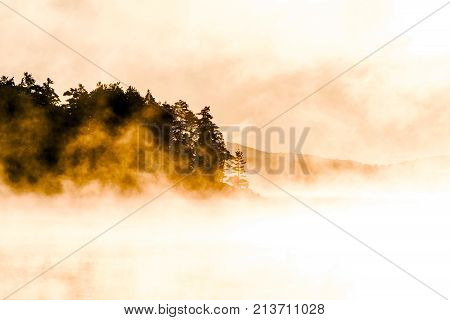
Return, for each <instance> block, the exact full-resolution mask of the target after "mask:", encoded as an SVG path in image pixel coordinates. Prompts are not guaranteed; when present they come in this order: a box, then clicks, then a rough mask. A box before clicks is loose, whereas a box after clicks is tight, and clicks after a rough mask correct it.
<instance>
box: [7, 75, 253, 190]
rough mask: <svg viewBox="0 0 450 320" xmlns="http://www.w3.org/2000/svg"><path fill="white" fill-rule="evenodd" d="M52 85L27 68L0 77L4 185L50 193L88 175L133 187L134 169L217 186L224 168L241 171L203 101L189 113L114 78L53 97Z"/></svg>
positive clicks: (136, 182)
mask: <svg viewBox="0 0 450 320" xmlns="http://www.w3.org/2000/svg"><path fill="white" fill-rule="evenodd" d="M52 84H53V82H52V80H50V79H47V81H46V82H44V83H43V84H42V85H40V84H38V83H36V80H35V79H34V78H33V76H32V75H31V74H29V73H25V74H24V76H23V78H22V79H21V80H20V82H18V83H16V82H15V80H14V78H9V77H6V76H3V77H1V79H0V144H1V149H0V170H1V173H0V177H1V179H2V182H3V184H6V185H7V186H9V187H10V188H11V189H12V190H15V191H23V192H25V191H32V192H39V193H45V194H54V193H59V192H62V191H63V190H64V188H65V184H67V183H70V184H72V185H75V186H85V185H87V184H89V183H93V182H96V183H99V184H101V185H103V186H106V185H113V186H117V187H119V188H120V189H121V190H128V189H136V190H139V189H140V188H141V181H140V180H141V178H142V176H145V175H143V174H142V173H148V174H151V175H152V176H158V177H162V176H164V178H166V179H169V180H170V181H177V180H178V179H183V183H182V184H183V186H185V187H186V188H190V189H195V190H210V189H222V188H227V187H229V185H227V184H225V183H224V180H225V177H226V170H227V169H231V171H237V172H238V176H240V174H241V171H242V170H243V169H242V163H244V162H245V161H244V160H243V159H242V153H241V154H238V158H236V156H232V155H231V154H230V152H229V151H228V150H227V148H226V145H225V142H224V138H223V135H222V133H221V132H220V130H219V127H218V126H217V125H216V124H215V123H214V122H213V117H212V115H211V110H210V107H208V106H206V107H204V108H203V109H201V111H200V112H199V113H197V114H196V113H194V112H193V111H191V110H190V108H189V105H188V104H187V103H186V102H184V101H181V100H180V101H178V102H176V103H174V104H168V103H161V102H157V101H156V100H155V98H154V97H153V96H152V94H151V93H150V91H147V93H146V94H145V96H142V95H141V94H140V93H139V92H138V91H137V90H136V89H135V88H133V87H131V86H129V87H127V88H126V89H123V88H122V87H121V85H120V83H112V84H102V83H97V85H96V87H95V88H94V89H93V90H92V91H88V90H86V88H85V87H84V86H83V85H81V84H80V85H78V87H75V88H71V89H69V90H67V91H66V92H65V93H64V96H63V97H62V98H60V97H59V96H58V94H57V93H56V92H55V90H54V88H53V87H52ZM238 180H239V178H238ZM238 184H239V182H238Z"/></svg>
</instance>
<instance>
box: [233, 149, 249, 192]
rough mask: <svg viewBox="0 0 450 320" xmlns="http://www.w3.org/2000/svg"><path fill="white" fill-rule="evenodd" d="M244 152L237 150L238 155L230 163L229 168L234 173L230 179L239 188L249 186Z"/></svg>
mask: <svg viewBox="0 0 450 320" xmlns="http://www.w3.org/2000/svg"><path fill="white" fill-rule="evenodd" d="M246 163H247V162H246V161H245V159H244V153H243V152H242V151H239V150H238V151H236V155H235V156H234V157H233V158H232V159H231V161H230V162H229V163H228V168H229V170H230V171H231V172H232V173H233V174H234V175H233V176H231V177H230V178H229V179H228V181H229V182H230V183H231V184H232V185H233V186H234V187H235V188H238V189H246V188H248V181H247V179H245V164H246Z"/></svg>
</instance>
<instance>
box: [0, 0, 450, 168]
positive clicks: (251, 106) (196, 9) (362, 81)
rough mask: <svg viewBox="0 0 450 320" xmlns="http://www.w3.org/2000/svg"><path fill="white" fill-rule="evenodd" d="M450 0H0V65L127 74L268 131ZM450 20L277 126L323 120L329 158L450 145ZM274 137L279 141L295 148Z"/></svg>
mask: <svg viewBox="0 0 450 320" xmlns="http://www.w3.org/2000/svg"><path fill="white" fill-rule="evenodd" d="M2 3H4V4H7V5H9V6H10V7H11V8H13V9H14V10H16V11H17V12H19V13H20V14H21V15H23V16H24V17H26V18H27V19H29V20H31V21H33V22H34V23H35V24H36V25H38V26H40V27H41V28H43V29H45V30H47V31H48V32H49V33H50V34H51V35H53V36H54V37H56V38H58V39H59V40H60V41H61V42H63V43H64V44H66V45H67V46H70V47H71V48H73V49H75V50H76V51H77V52H79V53H80V54H81V55H83V56H84V57H86V58H88V59H89V60H90V61H92V62H94V63H95V64H96V65H97V66H95V65H93V64H92V63H90V62H88V61H87V60H86V59H85V58H82V57H80V55H78V54H76V53H74V52H73V51H71V50H69V49H68V48H67V47H65V46H64V45H62V44H61V43H60V42H58V41H56V40H55V39H54V38H52V37H50V36H49V35H48V34H46V33H44V32H42V31H41V30H39V29H38V28H36V27H35V26H34V25H32V24H31V23H30V22H28V21H26V20H25V19H24V18H23V17H20V16H19V15H17V14H16V13H14V12H12V11H11V10H10V9H8V8H7V7H5V6H4V5H2ZM443 4H445V2H444V1H434V0H432V1H426V2H425V1H384V0H382V1H373V0H371V1H364V2H362V1H356V0H340V1H327V0H307V1H294V0H292V1H290V0H275V1H257V0H248V1H234V0H232V1H220V2H219V1H194V0H190V1H187V0H186V1H185V0H183V1H178V0H169V1H138V0H131V1H119V0H116V1H95V2H93V1H86V0H82V1H81V0H78V1H71V0H43V1H33V2H31V1H22V0H19V1H10V0H2V1H1V3H0V30H1V32H0V48H1V50H0V73H1V74H2V75H7V76H15V77H16V78H17V79H18V78H20V76H21V74H22V73H23V72H25V71H28V72H30V73H32V74H33V75H34V76H35V78H36V79H37V80H38V81H41V82H42V81H44V80H45V79H46V78H47V77H50V78H51V79H53V81H54V82H55V88H56V89H57V91H58V93H60V94H61V93H63V92H64V91H65V90H66V89H68V88H70V87H74V86H76V85H77V84H78V83H83V84H84V85H85V86H86V87H87V88H93V87H94V86H95V84H96V83H97V82H98V81H102V82H116V81H118V80H120V81H121V82H122V83H124V84H127V85H133V86H135V87H136V88H138V89H139V90H140V91H141V92H142V93H144V92H145V90H146V89H150V90H151V91H152V93H153V95H154V96H155V97H156V99H157V100H159V101H162V102H164V101H167V102H170V103H173V102H175V101H177V100H179V99H182V100H185V101H187V102H188V103H189V104H190V106H191V107H192V108H193V109H194V110H196V111H198V110H200V109H201V108H202V107H203V106H205V105H210V106H211V109H212V114H213V116H214V118H215V120H216V122H217V123H218V124H220V125H224V126H230V125H238V126H240V127H245V126H256V127H260V126H262V125H264V124H265V123H267V122H269V121H270V120H272V119H273V118H274V117H276V116H277V115H279V114H280V113H282V112H283V111H284V110H286V109H288V108H289V107H291V106H292V105H293V104H295V103H296V102H298V101H299V100H301V99H302V98H303V97H305V96H307V95H309V94H310V93H311V92H314V91H315V90H316V89H317V88H319V87H320V86H321V85H322V84H324V83H326V82H327V81H329V80H330V79H332V78H334V77H335V76H336V75H337V74H339V73H340V72H342V71H343V70H345V69H347V68H348V67H349V66H351V65H353V64H354V63H356V62H357V61H359V60H360V59H361V58H363V57H365V56H367V55H368V54H369V53H370V52H372V51H373V50H375V49H377V48H378V47H380V46H381V45H383V44H385V43H386V42H387V41H389V40H390V39H392V38H393V37H395V36H397V35H398V34H400V33H401V32H402V31H404V30H405V29H407V28H408V27H410V26H411V25H413V24H415V23H416V22H418V21H419V20H420V19H422V18H424V17H425V16H427V15H428V14H429V13H431V12H433V11H434V10H436V9H437V8H439V7H440V6H442V5H443ZM449 16H450V6H447V7H445V8H444V9H442V10H440V11H439V12H438V13H436V14H435V15H433V16H432V17H430V18H429V19H427V20H426V21H424V22H423V23H421V24H420V25H418V26H417V27H415V28H414V29H412V30H411V31H409V32H408V33H406V34H405V35H403V36H401V37H399V38H398V39H396V40H395V41H393V42H392V43H390V44H389V45H387V46H386V47H384V48H383V49H382V50H380V51H379V52H377V53H376V54H374V55H373V56H371V57H370V58H369V59H367V60H366V61H364V62H363V63H361V64H360V65H358V66H357V67H355V68H354V69H352V70H351V71H349V72H348V73H346V74H345V75H343V76H342V77H340V78H339V79H337V80H336V81H334V82H333V83H331V84H330V85H329V86H327V87H326V88H324V89H323V90H321V91H320V92H318V93H317V94H315V95H313V96H312V97H311V98H309V99H308V100H306V101H305V102H303V103H302V104H300V105H298V106H297V107H295V108H293V109H292V110H291V111H289V112H287V113H286V114H285V115H283V116H281V117H280V118H278V119H276V120H275V121H274V122H272V123H271V124H270V126H275V127H279V128H281V129H282V130H284V131H285V132H287V131H288V130H289V128H291V127H295V128H296V129H297V131H296V132H297V133H298V135H300V133H301V129H302V128H304V127H309V128H311V129H310V133H309V135H308V137H307V139H306V141H305V145H304V147H303V150H302V151H303V152H305V153H310V154H315V155H320V156H323V157H330V158H340V159H353V160H358V161H363V162H369V163H392V162H398V161H404V160H412V159H416V158H423V157H430V156H438V155H449V154H450V139H448V136H449V133H450V121H449V120H450V108H449V102H450V90H449V89H450V81H449V80H450V72H449V71H450V37H449V36H448V34H449V31H450V19H449ZM98 66H100V67H101V68H99V67H98ZM102 69H103V70H106V71H107V73H106V72H104V71H103V70H102ZM108 73H109V74H108ZM111 75H112V76H111ZM276 140H277V137H274V138H273V139H267V141H270V142H271V144H270V150H271V151H278V152H285V151H288V150H289V149H288V143H277V142H276ZM237 142H239V141H237ZM247 144H249V145H250V146H252V144H253V146H255V144H256V142H255V141H252V139H249V141H247ZM263 149H268V145H266V146H265V147H263Z"/></svg>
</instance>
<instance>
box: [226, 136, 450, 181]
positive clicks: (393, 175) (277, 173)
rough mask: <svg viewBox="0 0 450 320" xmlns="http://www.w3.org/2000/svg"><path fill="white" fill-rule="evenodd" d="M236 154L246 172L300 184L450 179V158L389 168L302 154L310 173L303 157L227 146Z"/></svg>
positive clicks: (428, 159)
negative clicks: (241, 156)
mask: <svg viewBox="0 0 450 320" xmlns="http://www.w3.org/2000/svg"><path fill="white" fill-rule="evenodd" d="M227 148H228V150H230V152H232V153H234V152H235V151H236V150H241V151H242V152H243V153H244V155H245V157H246V160H247V169H248V171H249V173H250V174H251V172H252V170H256V171H257V172H260V173H261V174H264V175H266V176H268V177H271V179H275V180H277V179H282V180H286V179H288V180H290V181H292V182H297V183H301V184H310V183H321V182H327V183H333V182H338V183H342V182H358V181H361V180H364V181H367V180H369V181H370V182H374V183H377V182H385V181H386V180H387V179H388V180H389V182H391V183H394V184H395V183H400V182H402V183H403V182H406V183H408V182H410V183H413V182H414V183H417V182H418V181H420V182H429V183H431V184H433V183H434V182H436V183H437V182H438V181H439V182H446V181H448V179H447V178H448V177H450V157H449V156H440V157H429V158H424V159H418V160H413V161H405V162H400V163H396V164H390V165H373V164H366V163H361V162H357V161H352V160H338V159H327V158H322V157H318V156H312V155H303V159H304V163H305V164H306V167H307V171H308V172H307V174H305V172H304V171H303V170H302V165H301V161H300V158H299V157H297V156H296V155H295V154H289V153H269V152H264V151H261V150H257V149H254V148H250V147H246V146H242V145H239V144H236V143H227Z"/></svg>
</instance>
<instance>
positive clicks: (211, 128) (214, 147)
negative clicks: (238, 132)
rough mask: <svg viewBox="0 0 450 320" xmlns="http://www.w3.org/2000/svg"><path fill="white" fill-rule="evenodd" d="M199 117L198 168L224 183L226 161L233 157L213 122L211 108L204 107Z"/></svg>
mask: <svg viewBox="0 0 450 320" xmlns="http://www.w3.org/2000/svg"><path fill="white" fill-rule="evenodd" d="M198 115H199V116H200V117H199V119H198V120H197V130H196V131H197V132H196V137H197V143H196V152H195V154H196V159H197V165H198V168H199V169H200V170H201V172H202V173H204V174H207V175H210V177H211V179H212V180H215V181H222V179H223V175H224V174H223V170H224V165H225V161H226V160H228V159H229V158H230V156H231V155H230V153H229V151H228V150H227V148H226V146H225V141H224V139H223V135H222V133H221V132H220V130H219V127H218V126H217V125H216V124H215V123H214V122H212V118H213V117H212V116H211V114H210V107H204V108H203V109H202V110H201V111H200V113H198Z"/></svg>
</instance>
